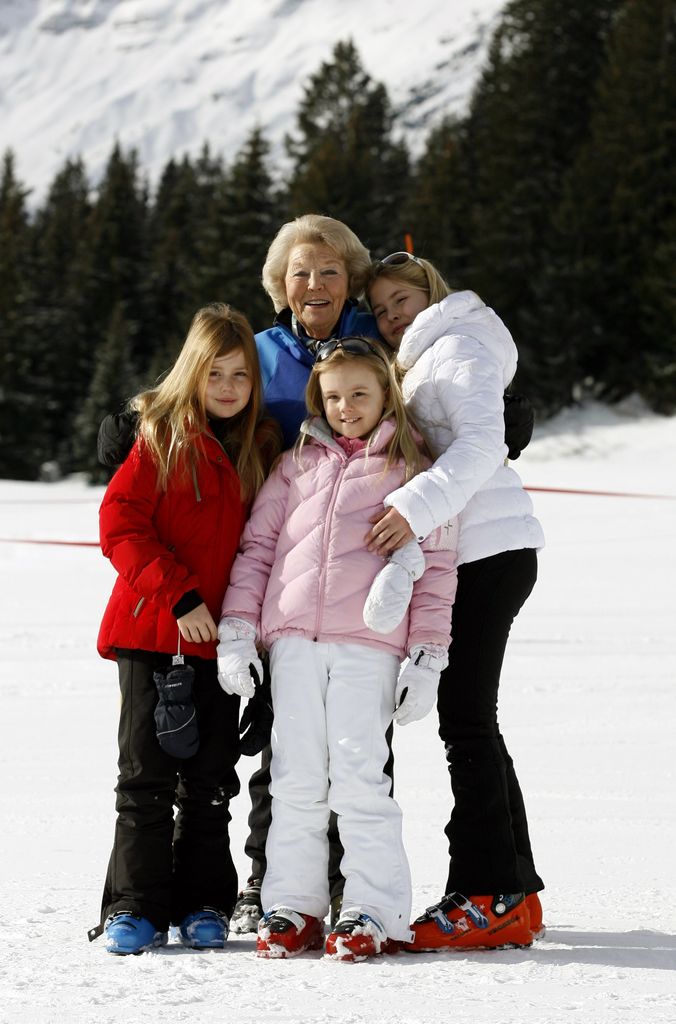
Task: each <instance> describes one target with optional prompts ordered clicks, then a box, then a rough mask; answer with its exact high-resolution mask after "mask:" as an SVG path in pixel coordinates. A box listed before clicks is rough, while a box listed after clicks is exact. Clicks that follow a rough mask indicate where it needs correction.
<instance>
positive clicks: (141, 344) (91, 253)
mask: <svg viewBox="0 0 676 1024" xmlns="http://www.w3.org/2000/svg"><path fill="white" fill-rule="evenodd" d="M86 245H87V250H88V252H87V259H88V264H89V274H88V281H87V288H86V296H85V298H86V315H87V317H88V327H89V330H90V338H91V342H92V348H91V359H90V360H89V362H88V365H87V366H85V367H83V368H82V369H83V374H82V376H83V378H84V382H85V389H86V387H87V385H88V383H89V379H90V377H91V370H92V366H93V362H94V352H95V348H96V346H97V344H98V342H99V341H100V339H101V338H102V337H103V336H104V334H105V332H106V330H107V326H108V324H109V322H110V319H111V316H112V313H113V310H114V309H115V307H116V306H118V305H120V306H121V309H122V313H123V316H124V319H125V320H126V321H127V323H128V325H129V330H130V332H131V337H132V341H133V357H134V361H135V363H136V364H138V365H141V364H142V363H144V362H147V361H148V359H149V357H150V355H151V351H152V346H153V344H154V342H155V338H154V336H153V333H152V325H151V324H150V322H149V302H148V291H149V283H148V252H147V193H146V188H145V186H144V185H143V184H142V183H141V182H140V180H139V169H138V159H137V155H136V153H135V152H134V151H131V152H130V153H129V154H128V155H127V156H125V155H124V154H123V153H122V150H121V148H120V146H119V145H117V144H116V145H115V146H114V148H113V151H112V153H111V156H110V159H109V161H108V165H107V167H106V172H105V174H104V177H103V180H102V182H101V184H100V186H99V189H98V195H97V197H96V201H95V203H94V205H93V208H92V213H91V217H90V221H89V226H88V231H87V238H86Z"/></svg>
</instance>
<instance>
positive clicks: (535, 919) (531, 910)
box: [526, 892, 545, 939]
mask: <svg viewBox="0 0 676 1024" xmlns="http://www.w3.org/2000/svg"><path fill="white" fill-rule="evenodd" d="M526 906H527V907H528V915H529V917H530V930H531V933H532V935H533V938H534V939H541V938H542V937H543V936H544V934H545V926H544V924H543V923H542V904H541V903H540V897H539V896H538V894H537V893H536V892H531V893H529V894H528V895H527V896H526Z"/></svg>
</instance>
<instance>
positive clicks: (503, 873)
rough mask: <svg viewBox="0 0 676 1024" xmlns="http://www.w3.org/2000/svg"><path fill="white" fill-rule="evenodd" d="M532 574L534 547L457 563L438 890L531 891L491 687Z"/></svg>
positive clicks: (522, 817)
mask: <svg viewBox="0 0 676 1024" xmlns="http://www.w3.org/2000/svg"><path fill="white" fill-rule="evenodd" d="M536 579H537V556H536V553H535V551H533V550H531V549H524V550H521V551H505V552H502V553H501V554H498V555H492V556H491V557H490V558H483V559H479V560H478V561H476V562H469V563H467V564H466V565H461V566H460V568H459V570H458V590H457V595H456V600H455V604H454V606H453V627H452V632H453V642H452V644H451V649H450V654H449V664H448V668H447V669H445V670H444V672H443V673H442V676H441V682H440V686H439V700H438V708H439V735H440V736H441V739H442V740H443V741H444V743H445V744H446V757H447V760H448V765H449V771H450V775H451V787H452V790H453V797H454V807H453V811H452V814H451V819H450V821H449V823H448V825H447V826H446V829H445V832H446V835H447V836H448V843H449V853H450V868H449V873H448V880H447V883H446V889H445V892H447V893H448V892H455V891H457V892H461V893H464V894H465V895H470V894H472V895H479V894H482V895H483V894H485V895H488V894H498V893H509V892H526V893H531V892H538V891H539V890H540V889H543V888H544V885H543V882H542V879H541V878H540V876H539V875H538V874H537V872H536V870H535V865H534V863H533V854H532V852H531V846H530V839H529V836H528V822H527V820H526V809H525V806H524V802H523V796H522V794H521V789H520V787H519V782H518V779H517V777H516V773H515V771H514V765H513V763H512V759H511V757H510V755H509V753H508V751H507V747H506V746H505V741H504V740H503V738H502V735H501V733H500V727H499V725H498V711H497V705H498V686H499V683H500V671H501V668H502V661H503V657H504V653H505V646H506V644H507V638H508V636H509V631H510V628H511V625H512V622H513V621H514V619H515V618H516V615H517V614H518V612H519V610H520V608H521V607H522V605H523V604H524V602H525V600H526V598H527V597H528V595H529V594H530V592H531V590H532V589H533V586H534V584H535V581H536Z"/></svg>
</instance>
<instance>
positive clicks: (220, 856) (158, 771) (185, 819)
mask: <svg viewBox="0 0 676 1024" xmlns="http://www.w3.org/2000/svg"><path fill="white" fill-rule="evenodd" d="M169 660H170V659H169V658H168V657H167V656H166V655H158V654H150V653H149V652H144V651H136V652H134V651H124V652H118V668H119V675H120V690H121V697H122V706H121V710H120V727H119V734H118V742H119V750H120V756H119V761H118V765H119V769H120V774H119V777H118V783H117V787H116V793H117V801H116V808H117V823H116V825H115V840H114V843H113V850H112V853H111V856H110V863H109V865H108V874H107V877H106V883H105V888H104V893H103V901H102V909H101V922H102V923H104V922H105V920H106V918H107V917H108V916H109V915H110V914H113V913H116V912H117V911H128V912H130V913H134V914H140V915H141V916H142V917H147V918H148V920H150V921H151V922H152V923H153V924H154V925H155V927H156V928H158V929H160V930H161V931H166V929H167V928H168V926H169V924H170V923H173V924H178V923H179V922H180V921H182V919H183V918H184V917H185V916H186V914H188V913H191V912H192V911H195V910H200V909H202V908H203V907H212V908H213V909H215V910H218V911H220V912H222V913H224V914H226V915H227V916H228V917H229V916H230V914H231V913H232V908H233V906H234V904H235V900H236V898H237V873H236V870H235V866H234V864H233V861H232V857H231V855H230V837H229V823H230V811H229V802H230V800H231V798H232V797H234V796H236V794H237V793H238V792H239V781H238V779H237V773H236V771H235V765H236V763H237V760H238V757H239V742H238V741H239V733H238V719H239V698H238V697H232V696H229V695H227V694H225V693H224V692H223V690H222V689H221V687H220V686H219V683H218V678H217V675H216V662H215V660H214V661H206V660H204V659H202V658H186V663H190V664H191V665H192V666H193V668H194V669H195V681H194V686H193V698H194V702H195V710H196V713H197V720H198V728H199V737H200V745H199V749H198V751H197V753H196V754H194V755H193V757H190V758H187V759H186V760H183V761H181V760H177V759H176V758H173V757H171V756H169V755H168V754H166V753H165V752H164V751H163V750H162V748H161V747H160V745H159V743H158V741H157V737H156V734H155V721H154V717H153V715H154V710H155V705H156V704H157V689H156V687H155V684H154V682H153V670H154V669H155V668H158V667H160V666H163V667H167V662H168V661H169ZM174 805H176V808H177V814H176V819H175V820H174Z"/></svg>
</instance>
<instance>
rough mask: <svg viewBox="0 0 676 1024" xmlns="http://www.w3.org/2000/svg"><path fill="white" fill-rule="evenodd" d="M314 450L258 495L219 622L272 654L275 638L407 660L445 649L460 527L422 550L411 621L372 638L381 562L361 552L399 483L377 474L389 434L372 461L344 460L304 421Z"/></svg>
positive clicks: (314, 423) (288, 463) (381, 432)
mask: <svg viewBox="0 0 676 1024" xmlns="http://www.w3.org/2000/svg"><path fill="white" fill-rule="evenodd" d="M301 430H302V431H304V432H305V433H307V434H309V435H310V438H311V440H310V441H309V443H306V445H305V446H304V448H303V451H302V455H301V457H300V458H301V464H299V462H298V459H297V457H296V458H294V454H293V452H291V451H289V452H286V453H285V454H284V455H283V456H282V459H281V461H280V462H279V464H278V465H277V467H276V469H275V470H274V472H273V473H272V474H271V476H270V477H269V478H268V480H267V482H266V483H265V485H264V486H263V488H262V490H261V491H260V493H259V495H258V498H257V499H256V502H255V504H254V507H253V510H252V512H251V517H250V519H249V522H248V523H247V525H246V527H245V529H244V533H243V534H242V540H241V544H240V552H239V554H238V555H237V558H236V559H235V562H234V564H233V567H232V570H231V573H230V585H229V587H228V590H227V592H226V594H225V598H224V601H223V615H232V616H237V617H239V618H242V619H245V620H246V621H248V622H250V623H252V624H254V625H255V626H256V629H257V632H258V636H259V638H260V640H261V642H262V643H263V645H264V646H265V647H267V648H269V647H270V646H271V645H272V643H274V641H275V640H277V639H278V638H279V637H281V636H302V637H306V638H307V639H309V640H317V641H320V642H323V643H331V642H337V643H341V642H342V643H361V644H366V645H367V646H369V647H376V648H379V649H381V650H385V651H388V652H389V653H393V654H396V655H398V656H399V657H403V656H404V655H405V654H407V653H408V651H409V650H410V649H411V647H414V646H416V645H418V644H423V643H428V644H439V645H441V646H443V647H447V646H448V644H449V638H450V623H451V608H452V605H453V598H454V596H455V588H456V568H455V565H456V552H455V548H456V543H457V535H458V531H457V520H456V521H453V522H451V523H450V524H447V525H446V526H444V527H442V528H441V529H439V530H437V531H435V532H434V533H432V534H431V535H430V536H429V537H428V538H427V540H426V541H425V542H424V544H422V545H421V547H422V548H423V551H424V552H425V560H426V563H427V568H426V571H425V573H424V574H423V576H422V578H421V579H420V580H418V581H417V582H416V583H415V585H414V588H413V597H412V599H411V605H410V610H409V615H407V616H405V617H404V620H403V622H402V623H401V624H400V625H399V626H398V627H397V628H396V629H395V630H394V631H393V632H392V633H389V634H386V635H382V634H378V633H374V632H372V631H371V630H369V629H368V628H367V627H366V626H365V625H364V621H363V619H362V611H363V608H364V601H365V600H366V596H367V594H368V591H369V588H370V586H371V583H372V582H373V580H374V578H375V576H376V574H377V573H378V571H379V570H380V569H381V568H382V566H383V559H382V558H381V557H380V556H378V555H376V554H375V553H372V552H369V551H367V550H366V545H365V543H364V537H365V536H366V534H367V533H368V531H369V529H370V528H371V523H370V522H369V519H370V517H371V516H372V515H373V514H374V513H375V512H378V511H379V510H381V509H382V503H383V498H384V497H385V495H386V494H388V493H389V492H390V491H391V490H392V489H393V488H395V487H398V486H400V484H401V481H402V475H403V474H402V470H401V468H396V467H393V468H391V469H389V470H387V471H386V472H383V470H384V468H385V462H386V453H385V449H386V446H387V443H388V441H389V440H390V438H391V437H392V433H393V431H394V425H393V424H392V422H391V421H385V422H384V423H382V424H381V425H380V427H378V430H377V434H376V436H375V437H374V439H373V441H372V443H371V446H370V450H369V452H368V456H367V455H366V452H365V450H363V449H362V450H360V451H357V452H355V453H354V454H353V455H351V456H350V457H348V456H347V455H346V453H345V452H344V451H343V449H342V448H341V446H340V445H339V444H338V443H337V442H336V441H335V440H334V439H333V438H332V437H331V433H330V430H329V428H328V425H327V424H326V423H325V421H324V420H322V419H321V418H315V419H312V420H307V421H306V422H305V423H304V424H303V426H302V428H301Z"/></svg>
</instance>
